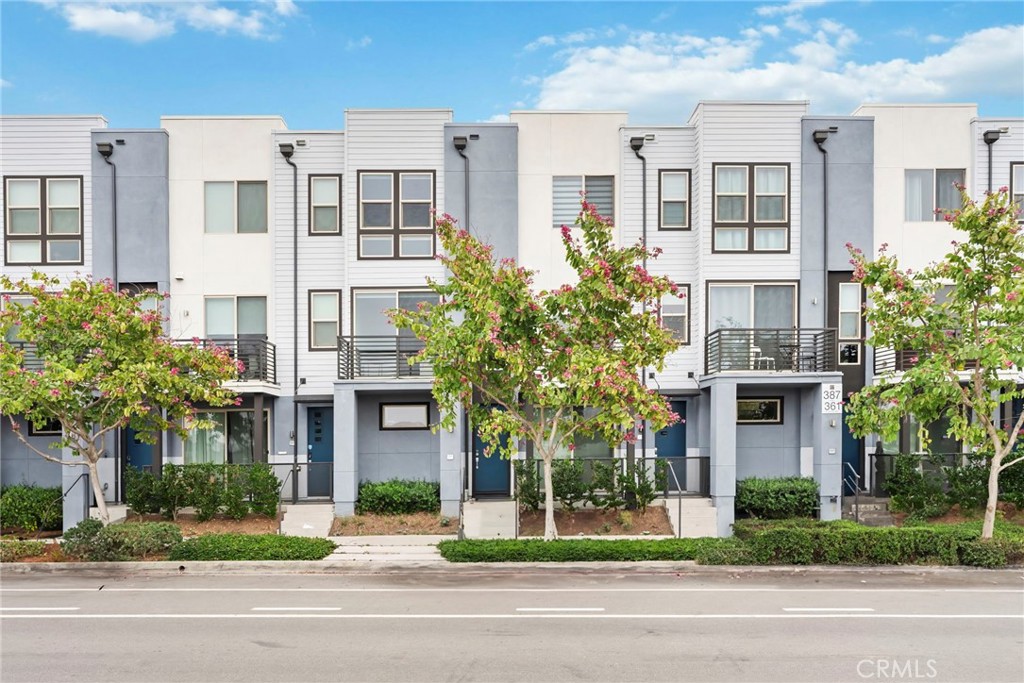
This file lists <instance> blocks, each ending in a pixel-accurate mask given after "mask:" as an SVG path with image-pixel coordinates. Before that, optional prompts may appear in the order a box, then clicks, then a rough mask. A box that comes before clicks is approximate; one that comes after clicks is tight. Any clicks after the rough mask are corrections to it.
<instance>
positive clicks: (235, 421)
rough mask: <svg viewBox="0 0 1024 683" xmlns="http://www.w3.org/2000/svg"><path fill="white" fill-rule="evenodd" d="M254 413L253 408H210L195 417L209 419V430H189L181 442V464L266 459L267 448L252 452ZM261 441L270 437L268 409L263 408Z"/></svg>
mask: <svg viewBox="0 0 1024 683" xmlns="http://www.w3.org/2000/svg"><path fill="white" fill-rule="evenodd" d="M255 415H256V412H255V411H253V410H210V411H203V412H200V413H199V415H198V417H199V418H200V419H202V420H209V421H212V422H213V426H212V427H210V428H209V429H192V430H190V431H189V433H188V438H186V439H185V441H184V444H183V450H184V456H185V464H186V465H193V464H200V463H214V464H218V465H219V464H224V463H233V464H242V465H247V464H251V463H253V462H266V461H267V454H268V452H269V451H268V448H267V447H266V446H264V451H263V453H262V454H257V453H255V452H254V451H255V448H254V447H255V441H256V439H255V434H254V428H255ZM263 443H264V444H270V443H273V441H272V439H271V437H270V411H269V410H264V411H263Z"/></svg>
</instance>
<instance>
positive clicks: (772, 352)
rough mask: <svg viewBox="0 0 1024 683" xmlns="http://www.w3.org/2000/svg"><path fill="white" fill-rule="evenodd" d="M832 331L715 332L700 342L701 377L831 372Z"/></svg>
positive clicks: (833, 355)
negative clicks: (732, 373) (702, 357)
mask: <svg viewBox="0 0 1024 683" xmlns="http://www.w3.org/2000/svg"><path fill="white" fill-rule="evenodd" d="M837 367H838V363H837V358H836V331H835V330H824V329H822V330H816V329H797V328H788V329H770V328H767V329H734V328H726V329H720V330H715V331H714V332H712V333H711V334H709V335H708V336H707V338H706V340H705V342H704V373H705V374H707V375H714V374H718V373H721V372H835V371H836V369H837Z"/></svg>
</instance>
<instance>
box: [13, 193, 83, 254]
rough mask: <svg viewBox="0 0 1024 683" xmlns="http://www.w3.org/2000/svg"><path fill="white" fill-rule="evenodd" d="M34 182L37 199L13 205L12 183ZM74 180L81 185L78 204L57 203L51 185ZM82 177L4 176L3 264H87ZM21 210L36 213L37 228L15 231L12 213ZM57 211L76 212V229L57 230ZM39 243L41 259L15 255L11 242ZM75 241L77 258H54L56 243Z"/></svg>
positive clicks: (17, 243) (14, 243) (16, 243)
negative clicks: (54, 213)
mask: <svg viewBox="0 0 1024 683" xmlns="http://www.w3.org/2000/svg"><path fill="white" fill-rule="evenodd" d="M12 181H13V182H15V183H19V182H34V183H35V184H36V190H35V193H34V194H35V195H36V198H37V199H38V202H37V203H34V204H20V203H15V204H14V205H12V204H11V190H10V186H11V182H12ZM65 181H74V182H76V183H77V185H78V192H77V202H78V203H77V205H75V204H68V203H64V204H55V203H53V202H52V201H51V195H52V194H53V193H51V191H50V186H51V184H52V183H54V182H65ZM84 185H85V183H84V180H83V177H82V176H75V175H47V176H21V175H10V176H4V182H3V192H4V263H5V264H6V265H8V266H44V265H53V266H80V265H83V264H84V263H85V239H84V235H85V190H84ZM18 211H35V212H36V229H35V231H34V232H13V231H12V230H13V226H12V221H11V216H12V214H13V213H15V212H18ZM54 211H77V212H78V221H77V226H76V228H77V229H76V231H75V232H54V231H53V230H52V227H53V225H55V223H56V221H54V220H53V215H52V212H54ZM26 243H37V244H38V246H39V251H38V255H39V258H38V260H19V259H14V258H12V251H13V250H12V245H19V244H26ZM66 243H74V244H75V245H76V246H77V250H78V258H77V259H74V260H70V259H55V258H52V251H53V250H52V248H51V247H53V246H54V245H59V244H66Z"/></svg>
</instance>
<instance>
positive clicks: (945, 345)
mask: <svg viewBox="0 0 1024 683" xmlns="http://www.w3.org/2000/svg"><path fill="white" fill-rule="evenodd" d="M961 190H962V188H961ZM1019 212H1020V207H1018V206H1016V205H1014V204H1012V203H1011V201H1010V197H1009V193H1008V192H1007V190H1006V188H1002V189H1000V190H999V192H996V193H991V194H987V195H986V196H985V199H984V200H983V201H981V202H975V201H973V200H972V199H971V198H970V197H969V196H967V194H966V193H965V194H964V195H963V205H962V207H961V208H960V209H957V210H955V211H950V212H949V213H946V215H945V218H946V220H947V221H949V222H950V223H952V224H953V226H954V227H956V228H958V229H959V230H960V231H962V233H963V235H964V237H965V238H966V239H965V240H964V241H962V242H961V241H956V242H953V244H952V247H953V250H952V251H951V252H950V253H949V254H948V255H947V256H946V257H945V258H944V259H943V260H941V261H940V262H938V263H936V264H932V265H930V266H928V267H927V268H925V269H924V270H922V271H920V272H911V271H910V270H903V269H901V268H900V267H899V263H898V262H897V259H896V257H895V256H891V255H888V254H886V253H885V245H882V249H881V250H880V253H879V255H878V258H877V259H875V260H874V261H868V260H867V259H866V258H865V256H864V254H862V253H861V252H860V251H859V250H857V249H853V248H852V247H851V246H850V245H847V247H848V248H850V251H851V254H852V255H853V258H852V260H851V262H852V263H853V265H854V268H855V272H854V277H855V279H857V280H858V281H860V282H862V283H864V285H865V287H866V288H867V292H868V301H869V303H868V307H867V309H866V313H865V317H866V319H867V321H868V323H869V324H870V326H871V330H872V333H871V339H870V340H869V343H870V344H872V345H873V346H874V347H875V348H876V349H880V348H885V347H889V348H893V349H900V350H910V349H913V350H915V351H916V357H912V358H910V359H909V360H910V362H909V363H907V365H908V367H907V368H906V369H905V370H903V371H902V372H900V373H895V372H894V373H892V374H891V375H890V376H888V377H883V378H882V379H883V381H882V382H879V383H877V384H874V385H871V386H868V387H865V388H864V389H862V390H861V391H859V392H857V393H856V394H854V395H852V396H851V399H850V405H849V411H850V418H849V424H850V426H851V428H852V429H853V431H854V433H856V434H858V435H865V434H869V433H872V432H875V433H879V434H882V435H883V436H884V437H886V438H894V437H895V436H896V434H897V433H898V431H899V427H900V423H901V421H902V419H903V417H904V416H905V415H914V416H915V417H916V418H917V419H918V421H919V422H920V423H922V424H924V423H928V422H932V421H935V420H938V419H940V418H946V419H948V420H949V425H950V429H949V433H950V434H951V435H952V436H954V437H956V438H957V439H959V440H960V441H961V442H962V443H963V444H964V447H965V449H968V450H972V451H974V452H976V453H979V454H983V455H984V456H985V457H986V458H987V460H988V500H987V503H986V510H985V523H984V525H983V527H982V538H985V539H988V538H991V537H992V529H993V522H994V520H995V512H996V501H997V498H998V494H999V473H1000V472H1003V471H1005V470H1006V469H1007V468H1008V467H1011V466H1013V465H1016V464H1017V463H1020V462H1021V461H1022V460H1024V454H1021V453H1020V452H1016V453H1015V452H1013V451H1014V445H1015V443H1016V442H1017V438H1018V436H1019V434H1020V432H1021V425H1022V424H1024V416H1022V417H1021V418H1018V419H1017V420H1016V421H1015V422H1013V423H1012V424H1006V423H1003V422H1001V420H1000V417H999V416H1000V415H1002V414H1003V410H1004V409H1005V406H1004V405H1003V404H1004V403H1006V402H1008V401H1011V400H1012V399H1014V398H1019V397H1021V396H1024V391H1022V389H1021V388H1020V382H1021V370H1022V368H1024V234H1022V230H1021V226H1020V224H1018V223H1017V216H1018V215H1019ZM950 286H951V290H949V294H948V296H941V294H942V293H943V292H944V291H945V290H946V288H948V287H950Z"/></svg>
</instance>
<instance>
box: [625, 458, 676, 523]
mask: <svg viewBox="0 0 1024 683" xmlns="http://www.w3.org/2000/svg"><path fill="white" fill-rule="evenodd" d="M667 487H668V463H667V462H665V461H664V460H655V461H654V472H653V474H652V472H651V470H650V468H648V467H647V461H645V460H640V461H638V462H637V463H635V464H634V465H633V466H632V467H628V466H627V467H626V476H625V477H623V478H622V479H621V489H620V490H621V491H622V496H623V498H624V499H626V500H628V499H629V497H630V496H632V498H633V500H634V502H635V503H636V507H637V509H638V510H640V512H646V511H647V506H648V505H650V504H651V503H653V502H654V499H655V498H657V497H658V494H659V493H660V492H662V491H664V490H665V489H666V488H667Z"/></svg>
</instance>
